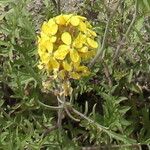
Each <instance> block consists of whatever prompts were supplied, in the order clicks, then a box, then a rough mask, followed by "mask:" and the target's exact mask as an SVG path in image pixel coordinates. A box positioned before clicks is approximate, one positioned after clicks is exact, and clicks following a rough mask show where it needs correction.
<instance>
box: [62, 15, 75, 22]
mask: <svg viewBox="0 0 150 150" xmlns="http://www.w3.org/2000/svg"><path fill="white" fill-rule="evenodd" d="M72 16H73V14H70V15H63V17H64V19H65V20H66V23H69V22H70V18H71V17H72Z"/></svg>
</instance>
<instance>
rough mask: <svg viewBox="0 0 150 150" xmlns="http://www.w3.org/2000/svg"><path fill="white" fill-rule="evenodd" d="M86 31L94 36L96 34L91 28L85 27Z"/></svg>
mask: <svg viewBox="0 0 150 150" xmlns="http://www.w3.org/2000/svg"><path fill="white" fill-rule="evenodd" d="M87 31H88V32H89V34H90V35H92V36H94V37H96V36H97V34H96V32H95V31H92V30H90V29H87Z"/></svg>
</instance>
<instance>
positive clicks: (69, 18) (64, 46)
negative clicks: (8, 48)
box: [38, 14, 98, 79]
mask: <svg viewBox="0 0 150 150" xmlns="http://www.w3.org/2000/svg"><path fill="white" fill-rule="evenodd" d="M96 36H97V35H96V33H95V32H94V31H93V30H92V26H91V25H90V23H89V22H88V21H87V19H86V18H85V17H82V16H79V15H74V14H69V15H59V16H56V17H54V18H52V19H50V20H49V21H48V22H44V23H43V25H42V28H41V33H40V36H39V37H38V54H39V56H40V62H39V66H38V67H39V69H43V68H44V69H45V70H47V71H48V72H50V73H51V74H52V75H55V76H58V78H61V79H63V78H73V79H79V78H81V77H82V76H86V75H88V74H89V73H90V72H89V69H88V67H86V66H85V64H86V62H87V61H88V60H89V59H91V58H92V57H93V56H94V54H95V52H96V49H97V47H98V43H97V42H96V41H95V37H96Z"/></svg>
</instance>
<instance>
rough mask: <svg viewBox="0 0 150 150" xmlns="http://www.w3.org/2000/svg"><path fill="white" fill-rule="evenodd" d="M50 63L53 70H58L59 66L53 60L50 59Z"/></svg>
mask: <svg viewBox="0 0 150 150" xmlns="http://www.w3.org/2000/svg"><path fill="white" fill-rule="evenodd" d="M50 62H51V65H52V67H53V69H54V70H59V66H60V64H59V62H58V61H57V60H56V59H55V58H52V59H51V60H50Z"/></svg>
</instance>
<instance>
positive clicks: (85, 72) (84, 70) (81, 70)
mask: <svg viewBox="0 0 150 150" xmlns="http://www.w3.org/2000/svg"><path fill="white" fill-rule="evenodd" d="M77 71H78V73H81V75H82V76H88V75H89V74H90V71H89V69H88V67H86V66H79V67H78V68H77Z"/></svg>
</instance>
